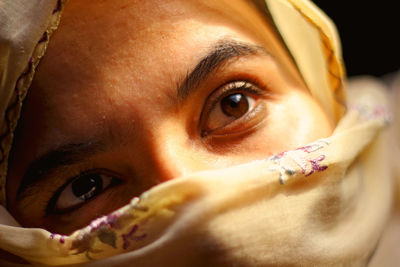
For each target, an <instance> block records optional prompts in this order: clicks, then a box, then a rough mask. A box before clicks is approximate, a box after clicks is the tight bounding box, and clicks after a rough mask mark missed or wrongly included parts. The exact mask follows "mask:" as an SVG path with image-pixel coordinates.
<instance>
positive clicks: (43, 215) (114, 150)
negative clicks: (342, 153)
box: [8, 0, 332, 233]
mask: <svg viewBox="0 0 400 267" xmlns="http://www.w3.org/2000/svg"><path fill="white" fill-rule="evenodd" d="M239 12H240V13H239ZM331 128H332V127H331V125H330V124H329V123H328V119H327V118H326V116H325V115H324V112H323V111H322V109H321V108H320V107H319V106H318V105H317V104H316V102H315V101H314V100H313V99H312V97H311V96H310V95H309V93H308V92H307V89H306V87H305V85H304V83H303V82H302V79H301V78H300V76H299V74H298V73H297V71H296V68H295V66H294V64H293V63H292V62H291V60H290V57H289V56H288V54H287V53H286V52H285V50H284V48H283V46H282V45H281V44H280V43H279V40H278V38H276V36H275V35H274V34H273V31H272V30H271V28H270V26H268V25H267V23H266V21H265V20H263V18H262V17H261V16H260V15H259V14H258V13H257V12H256V11H255V10H253V9H252V8H251V7H250V6H249V5H248V4H246V3H245V2H244V1H242V0H238V1H220V2H218V3H216V1H195V0H190V1H189V0H180V1H165V0H163V1H153V0H151V1H131V0H121V1H105V0H104V1H91V0H81V1H74V0H72V1H69V2H68V4H67V6H66V9H65V12H64V14H63V18H62V21H61V24H60V27H59V29H58V30H57V31H56V33H55V34H54V36H53V37H52V39H51V42H50V45H49V48H48V50H47V53H46V55H45V57H44V59H43V60H42V62H41V63H40V65H39V68H38V70H37V73H36V75H35V79H34V81H33V85H32V87H31V89H30V91H29V94H28V96H27V99H26V101H25V103H24V109H23V113H22V117H21V120H20V124H19V128H18V131H17V133H16V138H15V143H14V147H13V152H12V155H11V159H10V169H9V177H8V203H9V209H10V210H11V212H12V213H13V214H14V216H15V217H16V218H17V219H18V220H19V222H20V223H21V224H23V225H24V226H28V227H44V228H47V229H49V230H51V231H54V232H59V233H70V232H71V231H73V230H75V229H77V228H78V227H82V226H84V225H86V224H87V223H88V222H89V221H90V220H92V219H94V218H95V217H98V216H100V215H104V214H106V213H109V212H111V211H112V210H115V209H116V208H118V207H120V206H122V205H124V204H126V203H127V202H128V201H129V200H130V199H131V198H132V197H134V196H138V195H139V194H140V193H141V192H143V191H145V190H147V189H149V188H150V187H151V186H154V185H156V184H158V183H161V182H164V181H167V180H170V179H174V178H178V177H180V176H182V175H185V174H188V173H191V172H196V171H200V170H204V169H215V168H223V167H227V166H231V165H234V164H240V163H244V162H248V161H251V160H255V159H262V158H266V157H268V155H270V154H273V153H277V152H280V151H283V150H288V149H291V148H295V147H297V146H300V145H303V144H305V143H307V142H310V141H313V140H315V139H317V138H321V137H326V136H328V135H329V134H330V133H331Z"/></svg>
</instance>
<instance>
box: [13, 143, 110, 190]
mask: <svg viewBox="0 0 400 267" xmlns="http://www.w3.org/2000/svg"><path fill="white" fill-rule="evenodd" d="M104 150H105V144H104V143H102V142H84V143H77V144H67V145H64V146H61V147H58V148H56V149H54V150H51V151H49V152H47V153H45V154H44V155H43V156H41V157H39V158H37V159H35V160H34V161H33V162H32V163H31V164H30V165H29V167H28V169H27V171H26V172H25V174H24V176H23V177H22V179H21V182H20V184H19V187H18V190H17V194H16V198H19V197H20V196H21V195H22V194H23V193H24V192H26V191H27V189H28V188H30V187H32V186H34V185H35V184H36V183H38V182H39V181H41V180H42V179H43V178H44V177H45V176H46V175H48V174H49V173H51V172H53V171H54V170H56V169H58V168H60V167H63V166H66V165H72V164H75V163H78V162H80V161H82V160H83V159H85V158H87V157H90V156H92V155H94V154H97V153H99V152H101V151H104Z"/></svg>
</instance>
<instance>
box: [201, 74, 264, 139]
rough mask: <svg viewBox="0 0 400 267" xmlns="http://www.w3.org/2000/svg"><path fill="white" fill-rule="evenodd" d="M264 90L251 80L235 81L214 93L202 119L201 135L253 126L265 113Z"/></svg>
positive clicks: (224, 134) (222, 132)
mask: <svg viewBox="0 0 400 267" xmlns="http://www.w3.org/2000/svg"><path fill="white" fill-rule="evenodd" d="M266 94H267V93H266V91H265V90H263V89H261V88H259V87H257V86H255V85H254V84H252V83H249V82H244V81H236V82H231V83H229V84H226V85H224V86H222V87H221V88H219V89H218V90H216V91H215V92H213V94H212V95H211V96H210V97H209V98H208V99H207V102H206V104H205V109H204V110H203V114H202V118H201V128H202V129H201V135H202V136H203V137H206V136H210V135H211V136H226V135H230V134H239V133H244V132H246V131H247V130H250V129H252V128H254V126H256V125H258V124H259V123H260V122H262V121H263V119H264V118H265V116H266V105H265V103H264V102H265V101H263V96H265V95H266Z"/></svg>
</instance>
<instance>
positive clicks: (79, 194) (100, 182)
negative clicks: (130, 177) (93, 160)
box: [47, 173, 118, 213]
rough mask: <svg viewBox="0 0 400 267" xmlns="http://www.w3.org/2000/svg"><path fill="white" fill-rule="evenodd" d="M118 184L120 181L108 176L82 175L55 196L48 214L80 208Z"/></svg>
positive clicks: (96, 174)
mask: <svg viewBox="0 0 400 267" xmlns="http://www.w3.org/2000/svg"><path fill="white" fill-rule="evenodd" d="M116 183H118V180H117V179H115V178H114V177H112V176H110V175H108V174H101V173H86V174H81V175H79V176H77V177H75V178H73V179H72V180H70V181H69V182H68V183H66V184H65V185H64V186H62V187H61V188H60V189H59V190H58V192H56V193H55V194H54V196H53V197H52V199H51V200H50V202H49V206H48V208H47V209H48V213H49V212H50V213H63V212H68V211H71V210H72V209H75V208H78V207H79V206H81V205H83V204H84V203H86V202H88V201H89V200H91V199H93V198H95V197H96V196H98V195H99V194H101V193H102V192H104V190H106V189H107V188H108V187H110V186H112V185H115V184H116Z"/></svg>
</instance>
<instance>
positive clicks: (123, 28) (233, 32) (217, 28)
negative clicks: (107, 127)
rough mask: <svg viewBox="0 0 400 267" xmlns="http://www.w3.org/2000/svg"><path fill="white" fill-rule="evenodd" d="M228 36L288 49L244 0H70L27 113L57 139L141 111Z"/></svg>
mask: <svg viewBox="0 0 400 267" xmlns="http://www.w3.org/2000/svg"><path fill="white" fill-rule="evenodd" d="M225 37H228V38H234V39H240V40H241V41H248V42H251V43H256V44H258V45H262V46H264V47H266V48H267V50H268V51H269V52H270V53H271V54H273V55H275V56H276V55H282V54H284V53H285V52H284V49H283V47H282V46H281V45H280V43H279V41H278V40H277V38H275V37H274V34H273V32H272V30H271V29H270V28H269V26H268V25H267V24H266V22H265V20H264V19H263V17H262V16H261V15H260V14H259V13H258V12H257V11H256V10H255V9H254V7H252V6H251V5H250V4H249V3H247V2H246V1H242V0H234V1H224V0H221V1H194V0H180V1H179V0H178V1H155V0H154V1H153V0H149V1H132V0H120V1H111V0H103V1H91V0H79V1H78V0H71V1H69V2H68V4H67V6H66V8H65V11H64V14H63V18H62V21H61V24H60V27H59V29H58V30H57V31H56V32H55V34H54V36H53V37H52V40H51V42H50V45H49V48H48V50H47V52H46V55H45V57H44V59H43V60H42V62H41V64H40V65H39V68H38V71H37V74H36V75H35V79H34V81H33V85H32V88H31V89H30V92H29V95H28V98H27V101H26V103H25V107H24V109H25V112H24V113H23V115H22V118H23V120H22V121H23V122H26V126H25V127H28V128H29V129H31V130H32V131H35V132H36V136H41V137H42V141H40V142H44V141H43V140H46V142H49V143H52V142H53V143H54V140H60V139H64V138H67V137H69V136H77V135H79V134H82V133H85V134H88V135H90V134H91V133H92V132H93V131H96V129H97V128H98V127H97V126H98V124H99V123H102V122H104V119H105V118H108V117H110V116H117V115H118V114H119V115H118V118H119V119H121V118H122V117H123V116H125V115H126V116H129V117H132V118H135V117H139V116H141V113H143V111H144V110H145V111H146V109H148V107H149V106H151V105H153V106H154V105H155V104H158V103H157V101H158V99H165V98H171V97H172V96H173V95H175V94H176V85H177V84H178V83H179V82H181V81H182V80H183V79H184V77H185V75H186V74H187V72H188V71H189V70H191V69H192V68H193V67H194V66H195V65H196V64H197V62H198V60H199V59H200V58H201V57H203V56H204V54H205V53H206V51H207V50H208V49H209V48H210V47H212V46H214V45H215V43H216V42H218V40H220V39H222V38H225ZM278 57H279V56H278ZM288 58H289V57H280V59H281V60H282V61H283V62H284V61H285V60H286V61H288V62H289V61H290V60H289V59H288ZM286 63H287V62H286ZM284 64H285V62H284ZM287 65H289V63H287ZM158 108H159V111H160V112H163V110H162V107H160V106H158ZM128 113H129V114H128ZM110 114H112V115H110ZM142 115H143V114H142ZM38 118H40V119H38ZM22 124H23V125H24V123H22ZM49 146H50V145H49ZM43 147H45V146H43Z"/></svg>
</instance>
